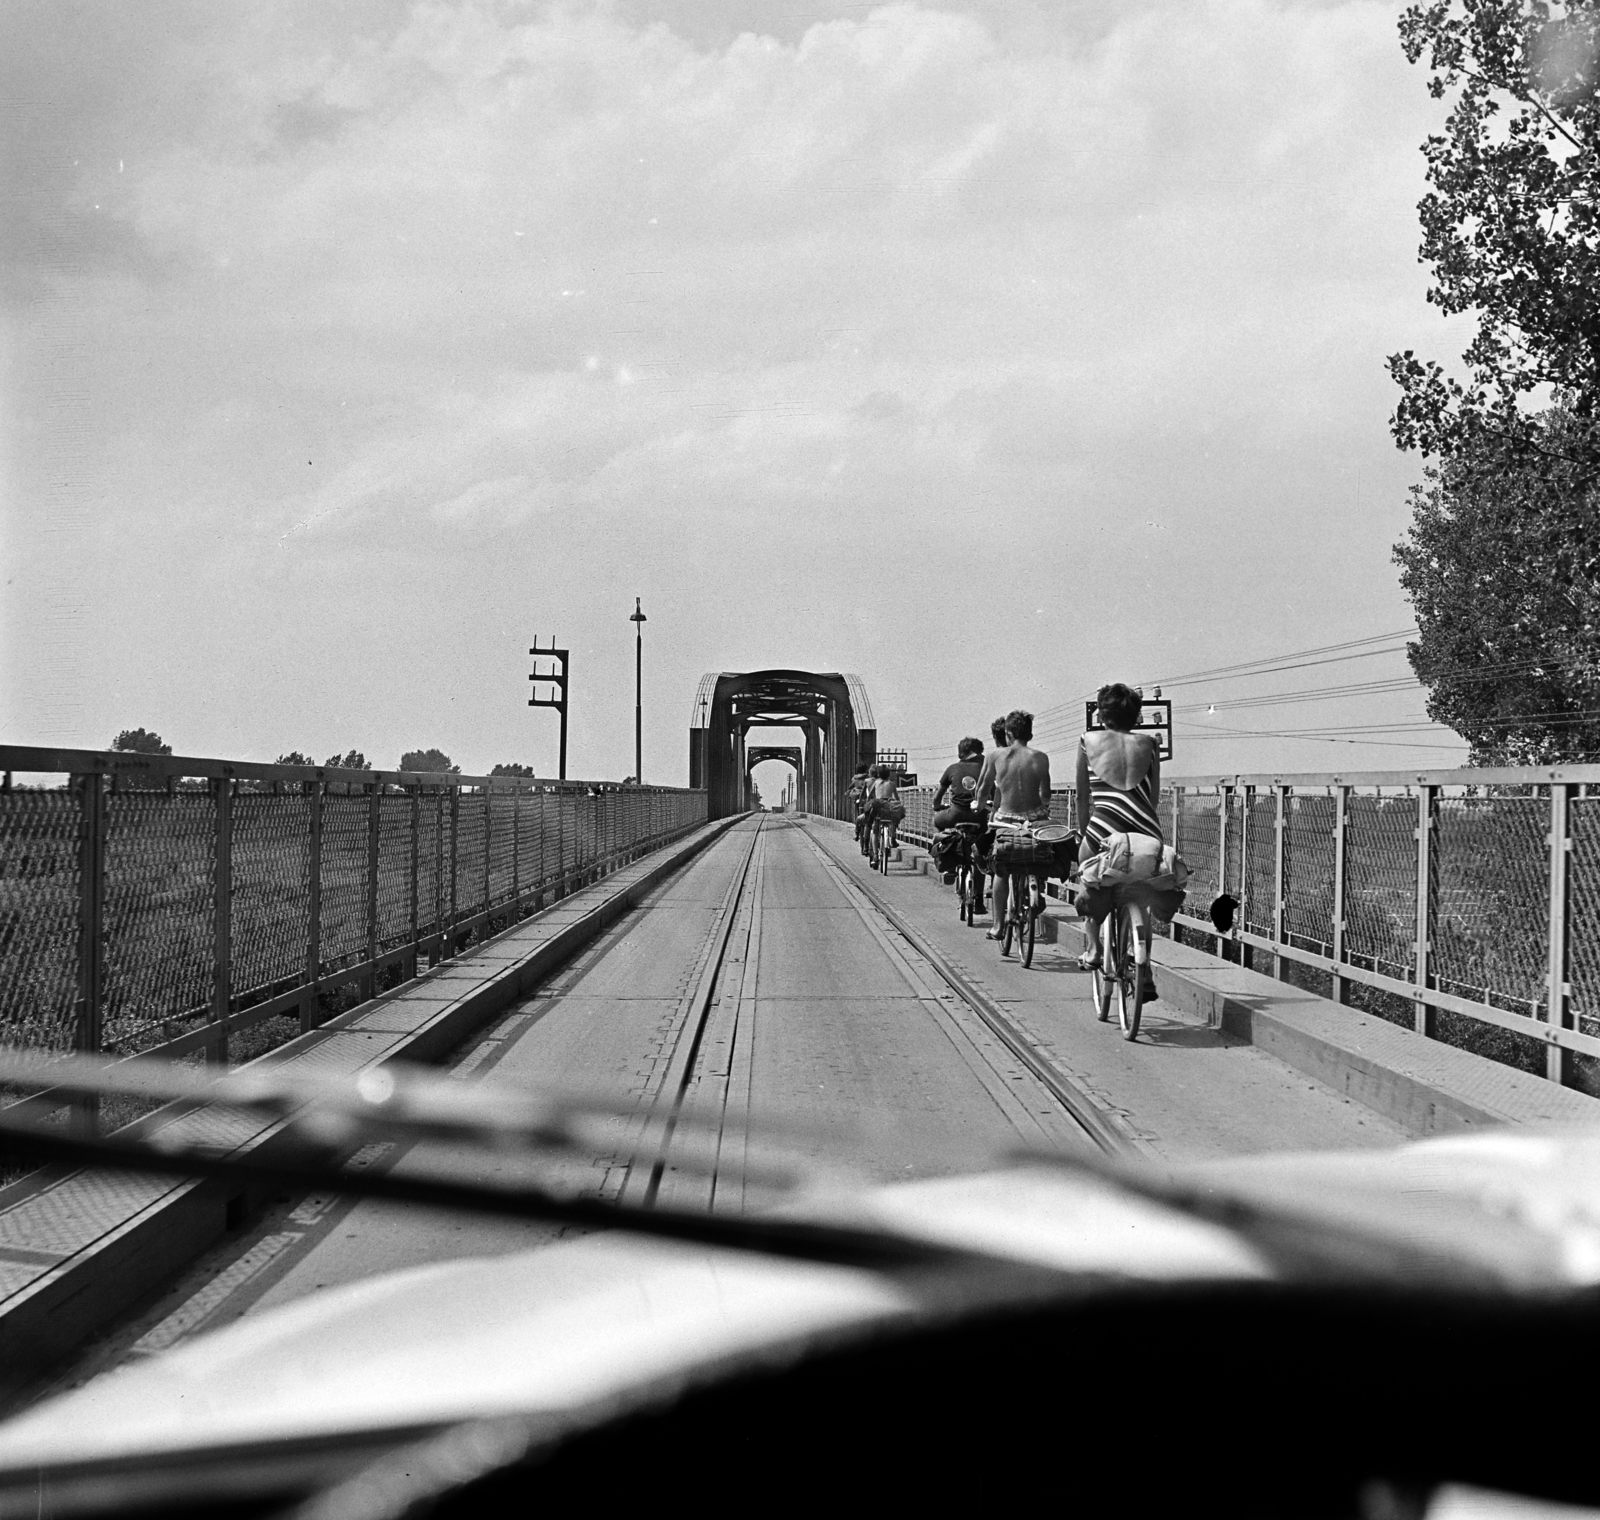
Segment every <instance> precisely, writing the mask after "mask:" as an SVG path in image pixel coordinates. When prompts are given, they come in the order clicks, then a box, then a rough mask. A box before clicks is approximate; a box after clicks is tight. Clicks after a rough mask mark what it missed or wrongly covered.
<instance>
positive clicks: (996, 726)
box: [989, 718, 1006, 744]
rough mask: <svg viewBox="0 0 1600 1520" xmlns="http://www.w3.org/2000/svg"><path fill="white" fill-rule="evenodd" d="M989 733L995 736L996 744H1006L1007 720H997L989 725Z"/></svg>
mask: <svg viewBox="0 0 1600 1520" xmlns="http://www.w3.org/2000/svg"><path fill="white" fill-rule="evenodd" d="M989 732H990V733H991V734H993V735H994V742H995V743H996V744H1004V743H1005V742H1006V720H1005V719H1004V718H996V719H995V720H994V722H993V723H991V724H990V725H989Z"/></svg>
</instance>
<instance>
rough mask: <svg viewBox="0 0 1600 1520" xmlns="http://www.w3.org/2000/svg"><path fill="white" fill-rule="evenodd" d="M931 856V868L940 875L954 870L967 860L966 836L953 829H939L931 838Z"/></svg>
mask: <svg viewBox="0 0 1600 1520" xmlns="http://www.w3.org/2000/svg"><path fill="white" fill-rule="evenodd" d="M929 851H930V853H931V854H932V855H933V868H934V870H936V871H938V872H939V873H940V874H941V875H944V874H946V873H948V872H950V871H953V870H955V868H956V867H957V866H959V865H962V864H964V863H965V861H966V858H967V841H966V836H965V835H963V834H961V833H960V832H958V831H957V830H955V829H941V830H940V831H939V832H938V833H937V834H935V835H934V836H933V843H932V845H930V846H929Z"/></svg>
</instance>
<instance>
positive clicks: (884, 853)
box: [878, 828, 889, 876]
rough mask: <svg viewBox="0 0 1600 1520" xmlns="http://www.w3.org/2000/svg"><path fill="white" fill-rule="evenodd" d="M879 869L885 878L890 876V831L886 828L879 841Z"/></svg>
mask: <svg viewBox="0 0 1600 1520" xmlns="http://www.w3.org/2000/svg"><path fill="white" fill-rule="evenodd" d="M878 861H879V866H878V869H879V870H880V871H882V872H883V874H884V875H885V876H887V875H888V874H889V830H888V829H887V828H885V829H884V830H883V833H882V834H881V835H880V836H879V839H878Z"/></svg>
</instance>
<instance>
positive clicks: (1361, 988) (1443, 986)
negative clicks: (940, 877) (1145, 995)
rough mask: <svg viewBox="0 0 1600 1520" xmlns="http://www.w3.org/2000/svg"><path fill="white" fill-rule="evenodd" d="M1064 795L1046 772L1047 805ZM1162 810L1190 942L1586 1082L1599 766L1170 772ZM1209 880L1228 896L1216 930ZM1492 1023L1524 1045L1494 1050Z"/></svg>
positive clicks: (926, 801) (1590, 1074)
mask: <svg viewBox="0 0 1600 1520" xmlns="http://www.w3.org/2000/svg"><path fill="white" fill-rule="evenodd" d="M900 795H901V798H902V800H903V801H904V802H905V805H906V818H905V822H904V823H903V824H902V825H901V828H900V837H901V838H902V839H908V840H911V841H913V842H915V843H918V844H924V845H926V844H928V843H929V842H930V841H931V839H932V837H933V833H934V828H933V807H932V801H933V789H932V788H930V787H915V788H907V789H906V790H904V791H902V792H901V794H900ZM1073 806H1074V799H1073V794H1072V789H1071V788H1061V789H1059V790H1057V791H1056V792H1055V793H1054V795H1053V797H1052V803H1051V816H1052V817H1053V818H1059V819H1064V820H1067V821H1072V822H1075V821H1076V816H1075V813H1074V811H1073ZM1160 815H1161V821H1162V825H1163V827H1164V829H1165V830H1166V833H1167V837H1168V839H1169V841H1170V842H1172V843H1174V844H1175V845H1176V846H1177V849H1178V851H1179V853H1180V854H1182V855H1183V856H1184V858H1185V860H1186V861H1187V862H1188V865H1189V867H1190V869H1191V870H1192V871H1193V873H1194V875H1193V877H1192V878H1191V880H1190V882H1189V888H1188V911H1187V912H1185V913H1182V914H1180V915H1179V916H1178V918H1177V920H1176V922H1177V923H1178V925H1179V926H1181V928H1182V929H1184V930H1186V931H1188V932H1187V936H1186V937H1187V939H1188V941H1189V942H1190V943H1191V944H1194V943H1198V944H1201V945H1204V946H1206V947H1208V948H1211V949H1213V950H1216V951H1218V952H1221V951H1222V949H1223V946H1224V943H1225V942H1227V941H1232V942H1233V943H1235V944H1237V945H1241V946H1243V947H1244V952H1243V953H1244V955H1245V957H1246V959H1247V960H1248V961H1251V962H1252V963H1253V964H1255V965H1257V966H1258V967H1261V966H1263V965H1264V966H1265V967H1266V968H1268V969H1275V970H1277V971H1278V972H1279V973H1280V974H1287V969H1288V967H1289V966H1291V965H1297V966H1299V967H1301V968H1304V970H1305V972H1308V973H1310V974H1312V975H1315V974H1317V973H1320V974H1321V976H1322V978H1323V981H1322V984H1321V985H1322V987H1325V988H1326V990H1327V991H1328V992H1329V993H1331V994H1332V995H1333V996H1335V997H1337V998H1339V999H1340V1000H1341V1001H1346V1002H1359V1003H1362V1004H1363V1005H1364V1006H1369V1007H1373V1008H1374V1009H1375V1010H1379V1011H1383V1012H1384V1013H1385V1015H1386V1016H1388V1017H1396V1016H1398V1017H1400V1018H1402V1019H1403V1020H1404V1021H1405V1022H1406V1023H1408V1024H1409V1025H1410V1026H1411V1027H1413V1028H1415V1029H1417V1030H1418V1031H1419V1032H1421V1033H1425V1034H1432V1033H1434V1032H1435V1024H1436V1020H1437V1019H1438V1018H1439V1016H1440V1015H1441V1014H1442V1015H1444V1016H1445V1017H1446V1018H1447V1019H1449V1020H1450V1021H1451V1022H1452V1023H1453V1024H1459V1023H1460V1022H1461V1020H1462V1019H1463V1018H1465V1019H1466V1020H1467V1021H1477V1025H1478V1026H1479V1027H1481V1028H1482V1030H1483V1031H1484V1034H1485V1036H1486V1038H1485V1040H1484V1041H1482V1042H1479V1043H1481V1044H1482V1045H1483V1047H1484V1053H1486V1054H1493V1055H1495V1056H1497V1058H1500V1059H1506V1060H1511V1061H1512V1062H1513V1064H1524V1065H1526V1064H1527V1061H1526V1059H1525V1055H1526V1051H1527V1050H1528V1049H1530V1048H1531V1049H1534V1051H1535V1055H1536V1056H1537V1048H1538V1047H1539V1046H1542V1047H1543V1049H1544V1052H1545V1058H1544V1060H1543V1063H1542V1064H1543V1069H1544V1071H1545V1074H1546V1075H1548V1076H1550V1077H1551V1078H1553V1079H1554V1080H1557V1081H1567V1080H1573V1059H1574V1058H1583V1064H1584V1066H1585V1068H1586V1070H1587V1075H1585V1077H1584V1085H1586V1086H1591V1087H1593V1086H1596V1083H1597V1082H1600V1067H1596V1066H1595V1065H1594V1064H1593V1061H1594V1058H1600V766H1576V767H1572V768H1570V769H1564V770H1560V771H1549V770H1532V769H1526V770H1512V769H1506V770H1481V771H1439V772H1433V773H1430V774H1423V775H1417V774H1414V773H1413V774H1405V773H1399V772H1363V773H1361V774H1360V775H1357V776H1345V777H1341V776H1259V777H1257V776H1234V777H1228V778H1224V779H1222V780H1217V781H1209V782H1195V781H1192V780H1187V779H1177V780H1169V781H1167V782H1166V783H1165V785H1164V786H1163V790H1162V797H1161V804H1160ZM1224 895H1227V896H1230V897H1232V898H1233V899H1234V900H1235V901H1236V902H1237V903H1238V905H1239V906H1238V911H1237V913H1236V915H1235V927H1234V928H1233V929H1232V930H1231V931H1229V933H1228V934H1226V935H1221V934H1218V933H1217V931H1216V930H1215V928H1214V927H1213V924H1212V922H1211V920H1210V918H1209V917H1208V916H1207V915H1208V909H1209V908H1210V906H1211V904H1212V903H1213V901H1215V899H1217V898H1219V897H1222V896H1224ZM1235 954H1237V952H1235ZM1297 979H1299V977H1298V974H1297ZM1319 990H1320V988H1319ZM1496 1031H1498V1034H1497V1033H1496ZM1508 1037H1509V1038H1510V1039H1511V1041H1512V1044H1514V1045H1516V1046H1518V1047H1520V1049H1521V1050H1522V1052H1523V1055H1522V1056H1520V1057H1519V1056H1518V1055H1517V1054H1515V1053H1514V1052H1511V1051H1509V1049H1508V1050H1507V1051H1502V1050H1499V1049H1497V1048H1495V1042H1496V1040H1497V1039H1498V1040H1500V1041H1505V1040H1506V1039H1507V1038H1508ZM1530 1042H1533V1043H1532V1044H1530ZM1535 1064H1537V1059H1536V1061H1535Z"/></svg>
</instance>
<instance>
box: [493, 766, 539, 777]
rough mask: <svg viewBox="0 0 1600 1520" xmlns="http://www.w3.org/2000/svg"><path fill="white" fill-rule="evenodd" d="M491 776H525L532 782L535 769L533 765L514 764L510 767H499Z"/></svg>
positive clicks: (496, 767)
mask: <svg viewBox="0 0 1600 1520" xmlns="http://www.w3.org/2000/svg"><path fill="white" fill-rule="evenodd" d="M489 774H490V775H491V776H525V777H527V778H528V779H529V780H532V779H533V767H532V766H531V765H517V764H516V763H515V762H513V763H511V764H509V765H497V766H495V767H494V769H493V770H491V771H490V772H489Z"/></svg>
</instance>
